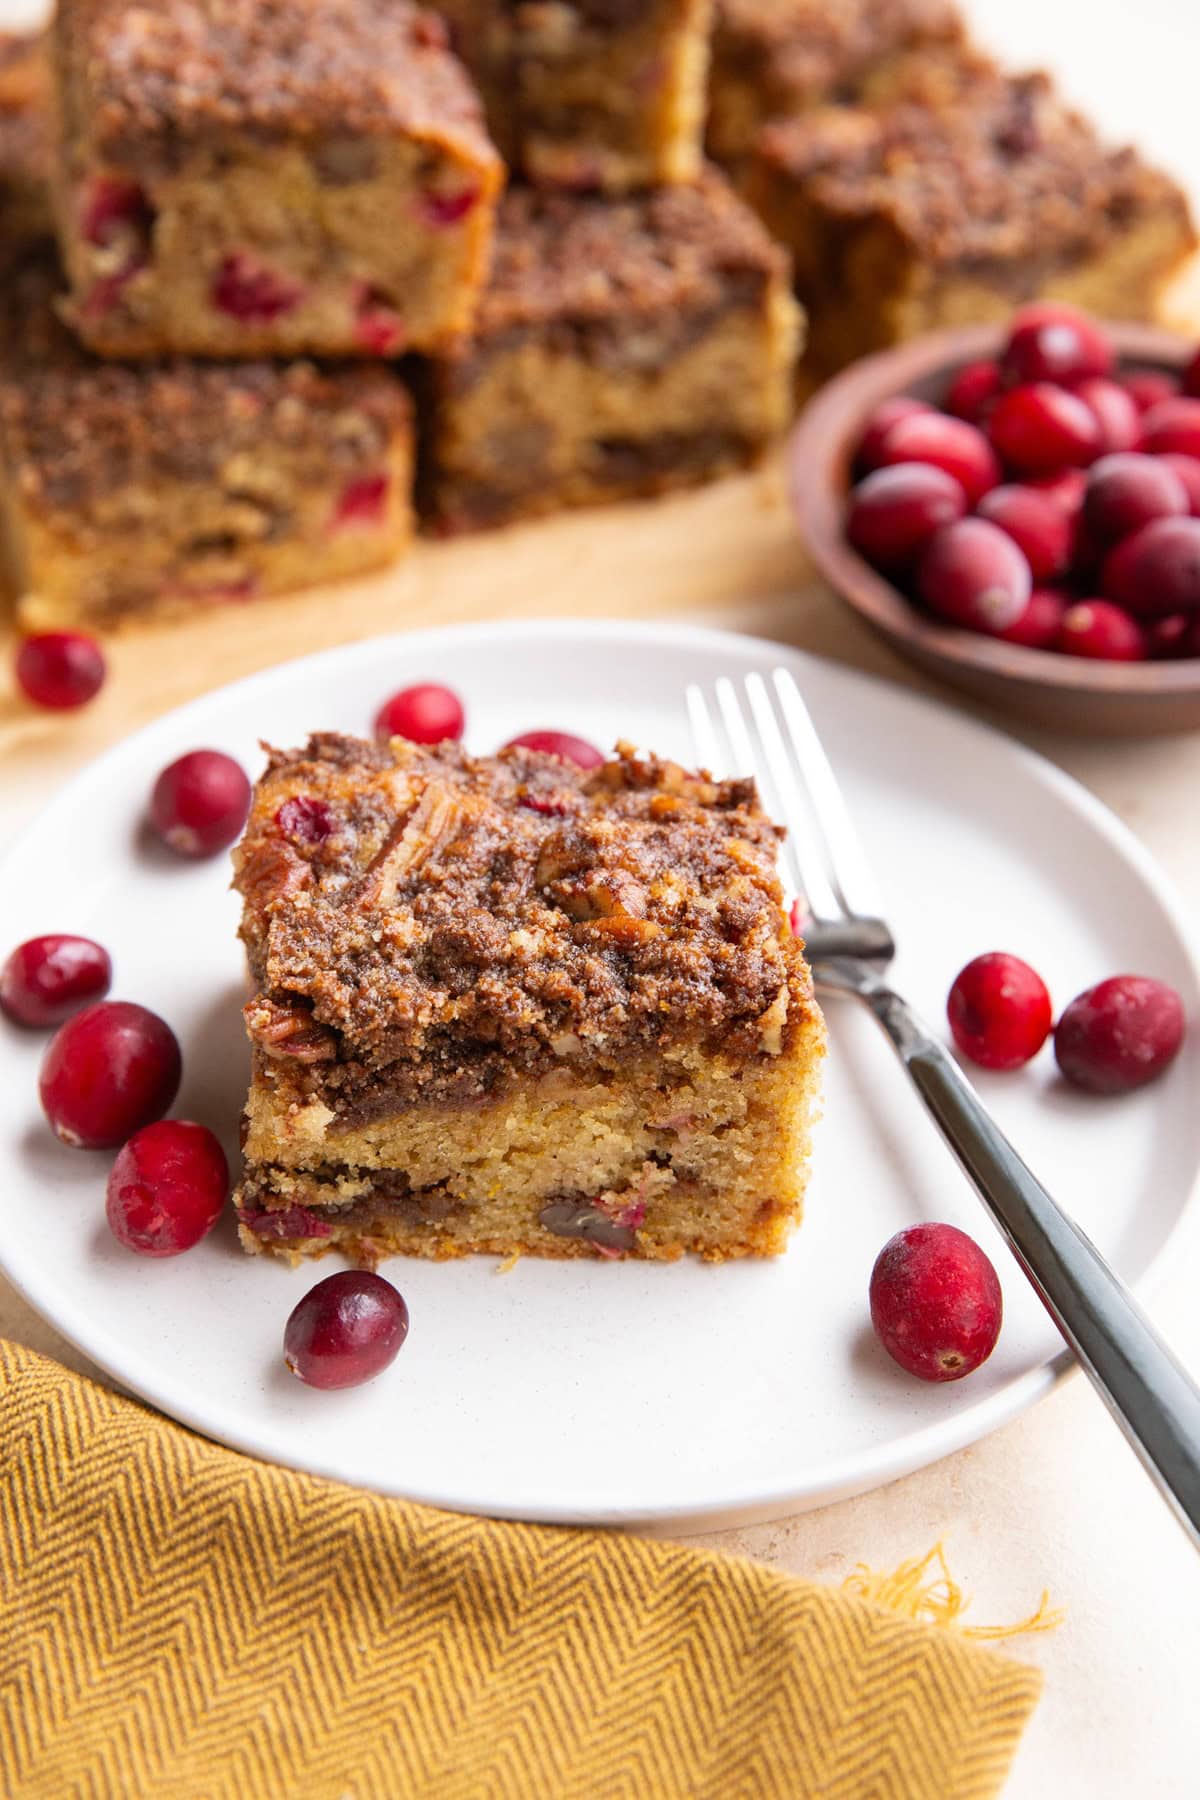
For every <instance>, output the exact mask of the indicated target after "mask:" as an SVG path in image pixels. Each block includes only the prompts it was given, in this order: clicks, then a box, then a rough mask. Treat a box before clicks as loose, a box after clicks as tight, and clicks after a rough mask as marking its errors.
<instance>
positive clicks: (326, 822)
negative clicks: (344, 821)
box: [275, 794, 337, 849]
mask: <svg viewBox="0 0 1200 1800" xmlns="http://www.w3.org/2000/svg"><path fill="white" fill-rule="evenodd" d="M275 823H276V825H278V827H279V829H280V831H282V833H283V835H284V837H286V838H291V839H292V841H293V843H297V844H305V845H307V846H308V848H309V849H313V848H315V846H316V845H317V844H323V843H324V842H325V840H326V838H329V837H332V836H333V834H334V832H335V831H336V830H337V821H336V820H335V819H334V816H333V813H332V812H331V810H330V808H329V807H328V806H327V805H326V803H325V801H324V800H318V799H317V798H316V796H315V795H313V794H293V795H292V796H291V797H290V799H287V800H285V801H284V803H283V805H282V806H281V807H280V808H279V809H278V811H277V812H276V814H275Z"/></svg>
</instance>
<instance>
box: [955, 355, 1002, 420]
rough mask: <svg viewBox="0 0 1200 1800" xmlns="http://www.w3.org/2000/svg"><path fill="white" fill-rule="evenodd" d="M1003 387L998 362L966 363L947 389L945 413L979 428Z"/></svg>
mask: <svg viewBox="0 0 1200 1800" xmlns="http://www.w3.org/2000/svg"><path fill="white" fill-rule="evenodd" d="M1002 385H1003V376H1002V374H1001V371H1000V364H999V363H998V362H991V361H981V362H971V363H965V364H964V365H963V367H962V368H961V369H960V370H959V371H958V374H957V375H956V376H955V377H954V380H953V381H952V382H951V383H950V386H949V388H948V389H947V390H946V411H947V412H949V413H953V414H954V416H955V418H956V419H965V420H966V421H967V423H968V425H980V424H982V423H983V421H984V420H985V419H986V418H987V415H988V409H989V408H990V406H991V404H992V401H993V400H994V399H995V398H996V395H997V394H998V393H999V392H1000V389H1001V387H1002Z"/></svg>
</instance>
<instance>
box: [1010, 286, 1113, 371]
mask: <svg viewBox="0 0 1200 1800" xmlns="http://www.w3.org/2000/svg"><path fill="white" fill-rule="evenodd" d="M1115 355H1116V353H1115V351H1114V349H1113V343H1112V339H1111V338H1110V337H1109V335H1108V333H1107V332H1106V331H1105V330H1104V327H1103V326H1102V325H1099V324H1097V322H1096V320H1095V319H1092V318H1089V316H1088V315H1087V313H1084V312H1080V311H1079V310H1078V308H1076V307H1074V306H1065V305H1063V304H1062V303H1061V302H1059V301H1053V300H1035V301H1033V302H1032V303H1031V304H1030V305H1028V306H1023V307H1021V308H1020V310H1019V311H1018V312H1017V313H1016V314H1015V316H1014V318H1013V322H1012V326H1011V327H1010V330H1009V334H1008V343H1007V344H1006V345H1005V349H1004V354H1003V356H1002V358H1001V362H1002V365H1003V368H1004V373H1005V376H1006V377H1007V379H1008V380H1009V381H1011V382H1013V383H1014V384H1015V383H1018V382H1027V381H1082V380H1084V379H1085V378H1086V377H1088V376H1089V375H1107V374H1108V372H1109V370H1110V369H1111V368H1112V366H1113V362H1114V360H1115Z"/></svg>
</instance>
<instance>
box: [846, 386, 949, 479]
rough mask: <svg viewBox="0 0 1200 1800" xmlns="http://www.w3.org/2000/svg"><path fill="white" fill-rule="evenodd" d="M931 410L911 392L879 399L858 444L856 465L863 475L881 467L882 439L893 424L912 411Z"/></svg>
mask: <svg viewBox="0 0 1200 1800" xmlns="http://www.w3.org/2000/svg"><path fill="white" fill-rule="evenodd" d="M932 411H933V408H932V406H929V405H928V404H927V403H926V402H925V401H924V400H915V399H914V398H913V396H912V395H911V394H896V395H895V396H894V398H893V399H891V400H881V401H880V403H879V405H878V406H877V407H876V408H875V411H874V412H873V413H872V414H871V416H870V418H869V419H868V420H867V422H866V425H865V426H864V427H863V434H862V438H861V440H860V442H859V446H858V466H859V468H860V469H861V470H862V472H863V473H864V475H867V474H870V472H871V470H872V469H879V468H882V467H883V457H882V454H881V452H882V450H883V440H884V438H885V437H886V436H887V434H888V432H889V431H890V430H891V429H892V426H893V425H895V424H897V423H898V422H899V420H901V419H907V418H909V417H910V415H911V414H913V413H928V412H932Z"/></svg>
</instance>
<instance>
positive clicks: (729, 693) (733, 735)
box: [714, 675, 811, 904]
mask: <svg viewBox="0 0 1200 1800" xmlns="http://www.w3.org/2000/svg"><path fill="white" fill-rule="evenodd" d="M714 691H715V693H716V697H717V705H718V707H719V708H720V712H721V719H722V723H723V724H724V727H725V731H726V735H727V736H728V738H729V742H730V744H731V746H732V748H733V767H732V773H734V774H735V775H753V777H754V779H755V782H756V783H757V785H758V789H759V792H760V793H761V795H762V800H763V804H764V805H765V807H766V809H767V811H768V812H769V813H770V814H771V816H772V817H773V818H777V819H784V818H786V816H787V813H786V809H785V807H784V804H783V795H782V794H781V793H779V792H777V790H776V788H775V783H774V780H773V771H772V769H771V764H770V759H769V758H768V757H767V756H766V755H765V754H764V749H763V745H762V743H761V742H759V743H757V744H756V743H755V741H754V735H753V733H752V732H751V730H750V729H749V727H748V725H747V724H746V715H745V713H744V712H743V710H742V705H741V702H740V700H739V699H738V692H737V689H736V688H735V686H734V684H733V682H732V681H730V680H729V679H728V677H727V676H724V675H722V676H721V677H720V678H719V679H718V680H717V682H716V683H715V685H714ZM779 861H780V865H781V868H780V873H781V874H782V876H783V880H784V885H785V887H789V888H791V890H792V891H793V892H794V893H796V894H804V893H805V888H804V879H803V876H804V871H803V867H802V865H801V862H800V858H799V854H798V852H797V850H796V846H795V843H794V841H793V839H792V836H791V834H790V833H789V834H788V836H787V837H785V838H784V840H783V844H782V847H781V850H780V855H779ZM805 897H806V898H807V895H806V896H805ZM810 904H811V902H810Z"/></svg>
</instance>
